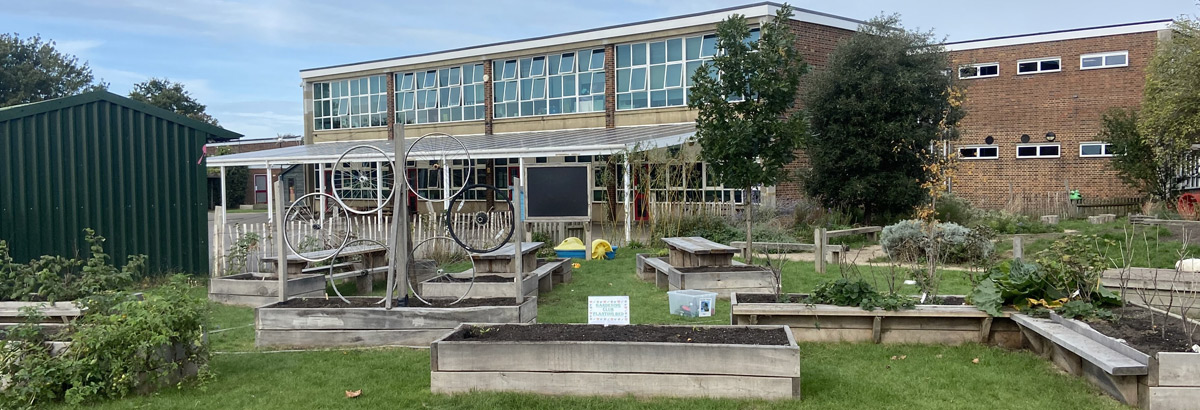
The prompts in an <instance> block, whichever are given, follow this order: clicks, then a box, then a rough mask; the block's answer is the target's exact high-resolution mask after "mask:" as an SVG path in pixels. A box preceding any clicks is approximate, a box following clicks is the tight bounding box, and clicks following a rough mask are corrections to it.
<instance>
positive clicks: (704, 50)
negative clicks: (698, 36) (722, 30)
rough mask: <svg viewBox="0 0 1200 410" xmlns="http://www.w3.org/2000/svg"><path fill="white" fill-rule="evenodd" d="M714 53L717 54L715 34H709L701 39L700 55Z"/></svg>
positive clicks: (706, 55)
mask: <svg viewBox="0 0 1200 410" xmlns="http://www.w3.org/2000/svg"><path fill="white" fill-rule="evenodd" d="M714 55H717V36H716V35H715V34H709V35H707V36H704V39H703V40H701V43H700V57H712V56H714Z"/></svg>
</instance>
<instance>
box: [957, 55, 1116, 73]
mask: <svg viewBox="0 0 1200 410" xmlns="http://www.w3.org/2000/svg"><path fill="white" fill-rule="evenodd" d="M1128 65H1129V51H1110V52H1105V53H1093V54H1084V55H1081V56H1079V69H1080V70H1094V69H1098V68H1113V67H1125V66H1128ZM1059 71H1062V58H1061V57H1044V58H1030V59H1025V60H1018V61H1017V75H1023V74H1038V73H1054V72H1059ZM999 75H1000V63H981V64H968V65H964V66H961V67H959V68H958V78H962V79H972V78H987V77H998V76H999Z"/></svg>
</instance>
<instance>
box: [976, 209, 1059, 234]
mask: <svg viewBox="0 0 1200 410" xmlns="http://www.w3.org/2000/svg"><path fill="white" fill-rule="evenodd" d="M974 226H975V227H976V228H979V227H986V228H988V229H991V230H992V231H994V232H996V233H1000V234H1007V235H1016V234H1032V233H1049V232H1061V231H1062V229H1060V228H1059V227H1058V226H1055V225H1049V224H1045V223H1042V221H1041V220H1038V219H1034V218H1033V217H1029V216H1024V215H1015V214H1010V213H1008V212H1003V211H978V212H976V213H975V217H974Z"/></svg>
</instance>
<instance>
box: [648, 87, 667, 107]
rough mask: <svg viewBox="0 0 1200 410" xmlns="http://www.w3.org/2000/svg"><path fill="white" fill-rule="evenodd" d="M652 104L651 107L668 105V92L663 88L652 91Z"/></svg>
mask: <svg viewBox="0 0 1200 410" xmlns="http://www.w3.org/2000/svg"><path fill="white" fill-rule="evenodd" d="M650 106H651V107H666V106H667V92H666V91H662V90H660V91H651V92H650Z"/></svg>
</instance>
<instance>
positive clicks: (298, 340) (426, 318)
mask: <svg viewBox="0 0 1200 410" xmlns="http://www.w3.org/2000/svg"><path fill="white" fill-rule="evenodd" d="M360 298H361V299H373V300H379V298H378V297H360ZM350 299H355V298H350ZM277 304H278V303H275V304H271V305H266V306H262V307H259V308H257V309H254V330H255V340H254V345H255V346H258V347H301V348H303V347H341V346H412V347H427V346H429V343H430V342H432V341H434V340H436V339H438V338H440V337H442V336H443V335H445V334H446V333H449V332H450V331H451V330H453V329H454V328H455V327H457V326H458V325H460V324H463V323H533V322H534V321H536V320H537V298H536V297H532V298H526V299H525V301H524V302H522V303H521V304H520V305H513V306H476V307H445V308H441V307H439V308H433V307H402V308H393V309H392V310H387V309H384V308H383V307H382V306H380V307H370V308H287V307H275V305H277Z"/></svg>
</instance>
